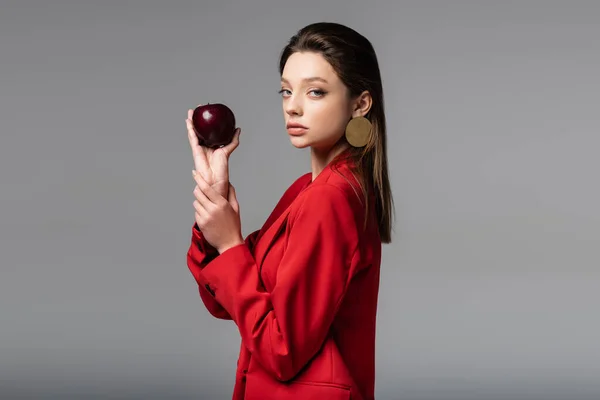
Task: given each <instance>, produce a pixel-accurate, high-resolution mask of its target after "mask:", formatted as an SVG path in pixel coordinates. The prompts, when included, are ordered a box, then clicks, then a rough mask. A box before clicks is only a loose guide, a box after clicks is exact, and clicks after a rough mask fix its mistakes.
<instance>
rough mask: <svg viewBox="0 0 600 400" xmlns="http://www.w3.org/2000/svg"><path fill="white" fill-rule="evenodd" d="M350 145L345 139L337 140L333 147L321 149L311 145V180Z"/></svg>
mask: <svg viewBox="0 0 600 400" xmlns="http://www.w3.org/2000/svg"><path fill="white" fill-rule="evenodd" d="M349 147H350V144H348V142H346V141H339V142H338V143H337V144H335V145H334V146H333V147H331V148H329V149H326V150H321V149H315V148H313V147H311V149H310V159H311V161H310V162H311V169H312V180H313V181H314V180H315V179H316V177H317V176H318V175H319V174H320V173H321V172H322V171H323V170H324V169H325V167H326V166H327V165H328V164H329V163H330V162H331V161H332V160H333V159H334V158H335V157H337V156H338V155H340V154H341V153H342V152H344V151H345V150H347V149H348V148H349Z"/></svg>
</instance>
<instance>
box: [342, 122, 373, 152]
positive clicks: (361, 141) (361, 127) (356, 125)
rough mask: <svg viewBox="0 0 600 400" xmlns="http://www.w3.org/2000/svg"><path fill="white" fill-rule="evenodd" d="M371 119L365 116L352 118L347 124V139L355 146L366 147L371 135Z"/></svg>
mask: <svg viewBox="0 0 600 400" xmlns="http://www.w3.org/2000/svg"><path fill="white" fill-rule="evenodd" d="M372 126H373V125H371V121H369V120H368V119H366V118H365V117H356V118H352V119H351V120H350V121H349V122H348V125H346V140H347V141H348V143H350V145H352V146H354V147H364V146H366V144H367V143H368V142H369V137H370V136H371V128H372Z"/></svg>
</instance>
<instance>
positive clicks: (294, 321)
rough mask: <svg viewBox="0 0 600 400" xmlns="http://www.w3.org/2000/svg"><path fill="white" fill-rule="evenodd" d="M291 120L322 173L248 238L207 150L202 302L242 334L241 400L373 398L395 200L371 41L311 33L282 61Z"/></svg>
mask: <svg viewBox="0 0 600 400" xmlns="http://www.w3.org/2000/svg"><path fill="white" fill-rule="evenodd" d="M279 73H280V75H281V95H282V98H283V114H284V120H285V124H286V127H287V132H288V134H289V138H290V140H291V142H292V144H293V145H294V146H295V147H297V148H306V147H310V154H311V167H312V171H311V172H308V173H306V174H304V175H302V176H300V177H299V178H298V179H297V180H295V181H294V182H293V183H292V184H291V186H290V187H289V188H288V189H287V190H286V191H285V193H284V194H283V196H282V197H281V199H280V200H279V203H278V204H277V205H276V207H275V209H274V210H273V212H272V213H271V214H270V216H269V217H268V218H267V220H266V222H265V224H264V225H263V226H262V228H261V229H260V230H257V231H255V232H253V233H251V234H250V235H248V237H246V238H245V239H243V237H242V234H241V228H240V214H239V212H240V209H239V205H238V202H237V200H236V195H235V189H234V188H233V186H231V184H230V183H229V178H228V166H227V160H228V157H229V155H230V154H231V152H232V151H233V150H234V149H235V148H236V147H237V146H238V145H239V135H240V131H239V129H238V130H237V132H236V135H235V137H234V140H233V141H232V143H231V144H229V145H227V146H225V147H222V148H220V149H216V150H213V149H207V148H204V147H200V146H199V145H198V141H197V139H196V135H195V132H194V128H193V125H192V123H191V113H192V110H189V111H188V119H187V121H186V122H187V127H188V138H189V140H190V145H191V147H192V151H193V155H194V162H195V171H194V179H195V180H196V183H197V185H196V188H195V189H194V195H195V198H196V200H195V201H194V209H195V223H194V224H193V227H192V239H191V245H190V247H189V251H188V254H187V263H188V267H189V269H190V271H191V273H192V275H193V276H194V278H195V279H196V281H197V283H198V287H199V291H200V297H201V299H202V301H203V303H204V305H205V306H206V308H207V309H208V311H209V312H210V313H211V314H212V315H213V316H215V317H217V318H221V319H230V320H233V322H234V323H235V324H236V325H237V328H238V330H239V333H240V336H241V346H240V353H239V359H238V366H237V373H236V380H235V387H234V390H233V399H260V400H268V399H302V400H310V399H320V400H321V399H330V400H337V399H340V400H341V399H373V398H374V391H375V388H374V387H375V328H376V312H377V296H378V289H379V269H380V262H381V246H382V243H390V242H391V230H392V229H391V227H392V222H391V220H392V208H393V201H392V195H391V190H390V184H389V180H388V170H387V154H386V125H385V115H384V107H383V90H382V84H381V77H380V72H379V66H378V62H377V58H376V55H375V51H374V49H373V47H372V45H371V43H370V42H369V41H368V40H367V39H366V38H365V37H363V36H362V35H360V34H359V33H357V32H356V31H354V30H352V29H350V28H348V27H346V26H343V25H340V24H336V23H315V24H311V25H308V26H306V27H305V28H303V29H301V30H300V31H299V32H298V33H297V34H296V35H294V36H293V37H292V38H291V40H290V41H289V43H288V44H287V46H286V47H285V48H284V49H283V52H282V54H281V59H280V61H279Z"/></svg>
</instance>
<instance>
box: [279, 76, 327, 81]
mask: <svg viewBox="0 0 600 400" xmlns="http://www.w3.org/2000/svg"><path fill="white" fill-rule="evenodd" d="M314 81H320V82H323V83H329V82H327V80H326V79H324V78H321V77H318V76H311V77H310V78H304V79H302V82H314ZM281 82H285V83H290V82H289V81H288V80H287V79H285V78H281Z"/></svg>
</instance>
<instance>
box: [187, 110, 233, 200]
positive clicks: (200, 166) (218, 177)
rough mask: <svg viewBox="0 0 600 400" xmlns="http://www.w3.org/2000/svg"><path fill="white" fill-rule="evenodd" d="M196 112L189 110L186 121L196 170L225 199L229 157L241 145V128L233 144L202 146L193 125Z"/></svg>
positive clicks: (227, 186) (227, 187)
mask: <svg viewBox="0 0 600 400" xmlns="http://www.w3.org/2000/svg"><path fill="white" fill-rule="evenodd" d="M193 114H194V110H191V109H190V110H188V117H187V119H186V120H185V122H186V125H187V131H188V140H189V142H190V147H191V148H192V155H193V157H194V168H195V170H196V171H198V172H199V173H200V175H202V178H204V181H205V182H206V183H207V184H208V185H209V186H211V187H212V188H213V189H214V190H216V191H217V192H218V193H219V194H220V195H221V196H222V197H224V198H225V199H227V198H228V190H229V156H230V155H231V153H232V152H233V151H234V150H235V149H236V148H237V147H238V145H239V144H240V128H237V129H236V131H235V134H234V136H233V139H232V141H231V143H229V144H227V145H225V146H223V147H220V148H216V149H212V148H209V147H206V146H201V145H200V144H199V141H198V136H196V130H195V129H194V124H193V123H192V115H193Z"/></svg>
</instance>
